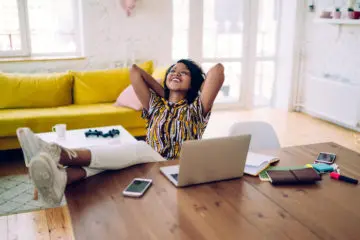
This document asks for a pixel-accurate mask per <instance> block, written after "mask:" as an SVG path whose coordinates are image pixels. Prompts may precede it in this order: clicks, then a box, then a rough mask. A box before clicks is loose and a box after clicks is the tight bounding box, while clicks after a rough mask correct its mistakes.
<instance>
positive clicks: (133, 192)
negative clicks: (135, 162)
mask: <svg viewBox="0 0 360 240" xmlns="http://www.w3.org/2000/svg"><path fill="white" fill-rule="evenodd" d="M151 184H152V180H151V179H145V178H134V179H133V180H132V182H131V183H130V184H129V185H128V186H127V187H126V188H125V190H124V191H123V195H125V196H128V197H141V196H142V195H144V193H145V192H146V190H148V189H149V187H150V186H151Z"/></svg>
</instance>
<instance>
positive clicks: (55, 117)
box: [0, 103, 145, 137]
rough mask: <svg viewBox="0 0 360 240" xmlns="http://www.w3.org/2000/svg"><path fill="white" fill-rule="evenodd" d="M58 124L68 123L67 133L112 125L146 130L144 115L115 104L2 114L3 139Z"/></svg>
mask: <svg viewBox="0 0 360 240" xmlns="http://www.w3.org/2000/svg"><path fill="white" fill-rule="evenodd" d="M58 123H66V124H67V129H79V128H87V127H93V126H109V125H122V126H123V127H124V128H138V127H144V128H145V122H144V120H143V119H142V118H141V111H135V110H132V109H129V108H120V107H114V106H113V104H112V103H103V104H91V105H69V106H63V107H55V108H37V109H36V108H35V109H18V110H12V109H4V110H0V136H1V137H7V136H16V129H17V128H18V127H24V126H26V127H30V128H31V129H33V131H34V132H49V131H51V127H52V126H53V125H55V124H58Z"/></svg>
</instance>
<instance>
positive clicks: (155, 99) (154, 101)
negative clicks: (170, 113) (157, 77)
mask: <svg viewBox="0 0 360 240" xmlns="http://www.w3.org/2000/svg"><path fill="white" fill-rule="evenodd" d="M163 104H164V103H163V101H162V100H161V97H160V96H159V95H157V94H156V93H155V92H154V91H152V90H150V101H149V110H146V109H145V108H143V110H142V115H141V117H142V118H144V119H147V120H149V119H151V118H152V116H153V114H154V111H155V110H156V109H158V108H159V107H161V106H162V105H163Z"/></svg>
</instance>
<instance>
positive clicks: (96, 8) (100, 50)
mask: <svg viewBox="0 0 360 240" xmlns="http://www.w3.org/2000/svg"><path fill="white" fill-rule="evenodd" d="M119 2H120V0H82V11H83V12H82V14H83V32H84V35H83V36H84V52H85V57H86V59H85V60H71V61H47V62H39V61H35V62H16V63H14V62H12V63H0V70H1V71H4V72H57V71H66V70H69V69H74V70H82V69H97V68H113V67H116V66H119V65H121V64H122V63H123V62H124V61H125V60H126V59H131V57H132V54H131V53H128V54H127V51H126V50H127V49H128V50H129V49H130V48H133V49H134V51H133V53H134V57H135V59H140V60H145V59H153V60H155V61H156V63H157V64H159V65H163V64H169V63H170V62H171V39H172V1H170V0H138V1H137V8H136V9H135V13H134V16H130V17H127V16H126V14H125V12H124V11H123V10H122V9H121V7H120V4H119ZM129 42H132V44H133V46H132V47H131V45H130V44H129ZM128 52H129V51H128Z"/></svg>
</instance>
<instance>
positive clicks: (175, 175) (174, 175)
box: [170, 173, 179, 181]
mask: <svg viewBox="0 0 360 240" xmlns="http://www.w3.org/2000/svg"><path fill="white" fill-rule="evenodd" d="M170 175H171V176H172V177H173V178H174V179H175V180H176V181H177V180H178V176H179V174H177V173H174V174H170Z"/></svg>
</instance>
